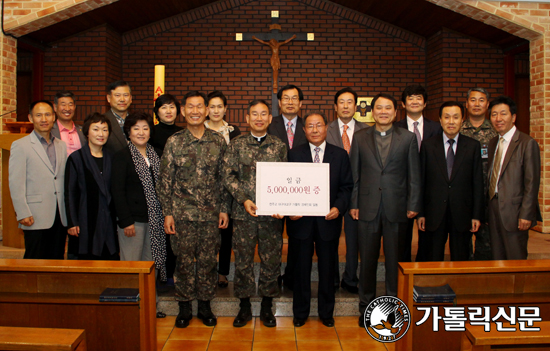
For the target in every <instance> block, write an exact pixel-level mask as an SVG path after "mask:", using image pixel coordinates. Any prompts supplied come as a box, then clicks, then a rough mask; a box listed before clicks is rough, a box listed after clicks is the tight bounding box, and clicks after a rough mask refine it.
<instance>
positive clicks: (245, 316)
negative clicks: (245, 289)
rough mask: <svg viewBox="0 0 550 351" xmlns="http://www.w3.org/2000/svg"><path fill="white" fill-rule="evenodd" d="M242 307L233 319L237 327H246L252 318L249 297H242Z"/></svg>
mask: <svg viewBox="0 0 550 351" xmlns="http://www.w3.org/2000/svg"><path fill="white" fill-rule="evenodd" d="M240 307H241V309H240V310H239V314H237V317H235V320H234V321H233V326H234V327H236V328H241V327H244V326H245V325H246V323H248V322H249V321H251V320H252V304H251V303H250V298H249V297H246V298H242V299H241V303H240Z"/></svg>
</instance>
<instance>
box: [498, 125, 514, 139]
mask: <svg viewBox="0 0 550 351" xmlns="http://www.w3.org/2000/svg"><path fill="white" fill-rule="evenodd" d="M516 129H517V128H516V126H512V129H510V130H509V131H508V132H506V134H504V135H503V136H502V138H503V139H504V141H506V142H510V140H512V137H513V136H514V133H515V132H516ZM499 136H500V134H499Z"/></svg>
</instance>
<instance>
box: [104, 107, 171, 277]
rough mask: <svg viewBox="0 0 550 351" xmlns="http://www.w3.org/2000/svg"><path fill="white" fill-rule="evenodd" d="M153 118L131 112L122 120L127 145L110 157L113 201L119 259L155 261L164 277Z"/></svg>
mask: <svg viewBox="0 0 550 351" xmlns="http://www.w3.org/2000/svg"><path fill="white" fill-rule="evenodd" d="M152 127H153V118H152V117H151V116H150V115H149V114H147V113H143V112H137V113H132V114H130V115H129V116H127V117H126V120H125V121H124V133H125V134H126V135H127V137H128V139H129V142H128V147H127V148H124V149H122V150H120V151H118V152H117V153H116V154H115V155H114V158H113V184H112V188H113V200H114V203H115V208H116V214H117V219H118V239H119V244H120V259H121V260H123V261H155V267H156V269H157V271H158V272H159V275H160V277H161V280H166V269H165V260H166V245H165V239H164V237H165V235H166V233H165V232H164V216H163V215H162V209H161V207H160V203H159V201H158V198H157V193H156V191H155V184H156V182H157V180H158V175H159V167H160V159H159V157H158V155H157V153H156V152H155V150H154V149H153V147H152V146H151V145H149V144H148V143H147V142H148V141H149V136H150V134H151V129H152Z"/></svg>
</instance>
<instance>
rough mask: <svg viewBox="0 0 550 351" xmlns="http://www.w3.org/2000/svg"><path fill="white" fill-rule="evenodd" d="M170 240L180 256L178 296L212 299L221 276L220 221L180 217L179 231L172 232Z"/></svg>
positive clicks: (188, 299) (191, 298) (177, 268)
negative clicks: (218, 272)
mask: <svg viewBox="0 0 550 351" xmlns="http://www.w3.org/2000/svg"><path fill="white" fill-rule="evenodd" d="M170 244H171V245H172V250H173V251H174V254H175V255H176V256H177V262H176V270H175V272H174V283H175V287H176V300H177V301H191V300H194V299H198V300H203V301H210V300H212V299H213V298H214V297H215V296H216V282H217V278H218V274H217V272H216V255H217V254H218V251H219V249H220V230H219V229H218V222H192V221H176V234H174V235H172V236H171V238H170ZM195 261H196V264H195ZM195 266H196V267H195Z"/></svg>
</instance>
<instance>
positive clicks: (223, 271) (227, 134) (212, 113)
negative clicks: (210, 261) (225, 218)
mask: <svg viewBox="0 0 550 351" xmlns="http://www.w3.org/2000/svg"><path fill="white" fill-rule="evenodd" d="M208 110H209V114H208V117H209V119H208V120H206V121H204V126H205V127H206V128H209V129H212V130H213V131H216V132H218V133H220V134H221V135H222V136H223V137H224V138H225V142H226V143H227V144H228V145H229V142H230V141H231V139H233V138H235V137H237V136H239V135H240V134H241V131H240V130H239V127H237V126H234V125H231V124H229V123H227V122H226V121H224V119H223V118H224V117H225V113H226V112H227V98H226V97H225V95H223V93H222V92H221V91H217V90H216V91H213V92H211V93H210V94H208ZM220 234H221V245H220V252H219V256H218V262H219V265H218V286H219V287H220V288H225V287H227V285H228V281H227V277H226V276H227V275H228V274H229V266H230V264H231V239H232V236H233V221H232V220H231V219H230V220H229V225H228V226H227V228H226V229H220Z"/></svg>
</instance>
